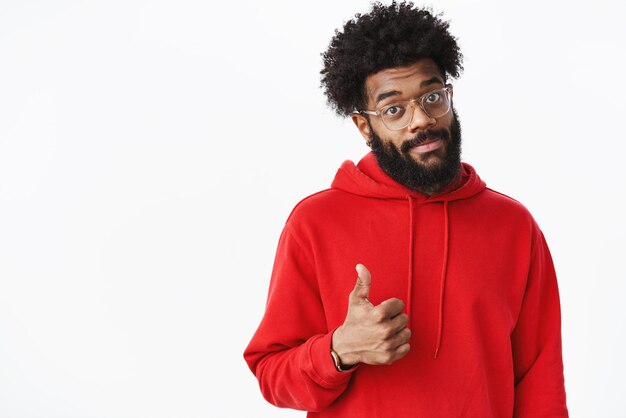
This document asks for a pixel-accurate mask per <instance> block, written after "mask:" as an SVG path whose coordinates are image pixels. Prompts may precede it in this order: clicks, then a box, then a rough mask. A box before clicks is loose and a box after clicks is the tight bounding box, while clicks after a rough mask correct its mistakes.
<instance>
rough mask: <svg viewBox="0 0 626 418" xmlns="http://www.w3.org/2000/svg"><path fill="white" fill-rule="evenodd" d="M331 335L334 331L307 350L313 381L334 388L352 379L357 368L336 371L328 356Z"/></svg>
mask: <svg viewBox="0 0 626 418" xmlns="http://www.w3.org/2000/svg"><path fill="white" fill-rule="evenodd" d="M333 333H334V330H333V331H332V332H329V333H328V334H325V335H322V336H320V337H319V338H318V339H316V340H315V341H313V342H312V343H311V345H310V348H309V361H310V364H311V370H312V372H313V373H314V374H315V377H316V379H315V380H317V381H318V382H319V383H320V384H321V385H323V386H326V387H336V386H341V385H344V384H346V383H347V382H348V380H350V378H351V377H352V373H354V371H355V370H356V369H358V368H359V365H358V364H357V365H356V366H354V367H352V368H351V369H349V370H346V371H345V372H338V371H337V369H336V368H335V362H334V361H333V357H332V356H331V355H330V347H331V344H332V340H333Z"/></svg>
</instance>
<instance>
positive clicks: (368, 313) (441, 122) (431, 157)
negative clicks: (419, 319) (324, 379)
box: [332, 58, 454, 368]
mask: <svg viewBox="0 0 626 418" xmlns="http://www.w3.org/2000/svg"><path fill="white" fill-rule="evenodd" d="M365 86H366V89H367V92H368V103H367V109H368V110H375V109H379V108H381V107H383V106H385V105H387V104H392V103H396V102H398V101H402V100H410V99H413V98H416V97H419V96H421V95H423V94H425V93H428V92H430V91H432V90H436V89H438V88H441V87H444V86H445V84H444V78H443V76H442V74H441V72H440V71H439V69H438V67H437V65H436V64H435V62H434V61H433V60H431V59H430V58H423V59H420V60H418V61H416V62H415V63H413V64H411V65H408V66H406V67H396V68H390V69H386V70H382V71H380V72H378V73H375V74H373V75H370V76H369V77H368V78H367V79H366V82H365ZM453 117H454V116H453V113H452V112H448V113H446V114H445V115H443V116H441V117H439V118H436V119H435V118H431V117H430V116H428V115H426V114H425V113H424V111H423V110H422V109H421V108H420V107H419V106H418V107H417V108H416V110H415V113H414V115H413V119H412V120H411V123H410V124H409V126H407V127H406V128H404V129H402V130H399V131H392V130H389V129H387V128H386V127H385V125H384V124H383V122H382V120H381V119H380V118H379V117H378V116H371V117H370V122H369V123H368V121H367V119H366V118H365V117H364V116H363V115H360V114H354V115H353V116H352V120H353V122H354V124H355V125H356V127H357V128H358V130H359V132H360V133H361V135H362V136H363V138H364V139H365V141H366V142H367V141H369V139H370V136H371V131H370V129H373V130H374V132H375V133H376V134H377V135H378V136H379V137H380V138H381V140H382V141H383V142H384V143H387V142H391V143H393V144H394V145H395V146H396V147H398V148H400V147H401V145H402V144H403V143H404V142H405V141H408V140H411V139H413V138H415V137H416V135H418V134H419V133H421V132H423V131H425V130H427V129H434V128H440V127H446V128H448V129H449V127H450V125H451V122H452V120H453ZM447 147H448V143H447V142H445V141H442V140H436V141H434V142H433V141H431V139H426V140H425V141H424V142H422V143H421V144H420V145H418V146H415V147H413V148H412V149H411V150H410V155H411V157H412V158H413V159H414V160H415V161H416V162H417V163H418V164H420V165H424V166H426V167H431V166H434V165H435V164H441V162H442V161H443V157H444V156H445V155H446V152H447ZM356 270H357V281H356V284H355V287H354V289H353V290H352V292H351V293H350V295H349V297H348V313H347V314H346V319H345V321H344V323H343V324H342V325H341V326H340V327H339V328H337V329H336V330H335V332H334V334H333V338H332V348H333V350H334V351H335V352H336V353H337V355H338V356H339V358H340V360H341V363H342V365H343V366H344V367H347V368H348V367H351V366H353V365H356V364H357V363H364V364H371V365H383V364H391V363H393V362H395V361H397V360H399V359H401V358H402V357H404V356H406V355H407V353H408V352H409V350H410V345H409V340H410V338H411V330H409V329H408V328H407V327H406V325H407V324H408V321H409V318H408V316H407V315H406V314H404V313H402V311H403V310H404V307H405V304H404V302H403V301H402V300H400V299H397V298H391V299H387V300H385V301H383V302H382V303H380V304H379V305H373V304H372V303H371V302H370V301H369V299H368V297H369V291H370V288H371V285H372V277H371V274H370V272H369V270H367V268H366V267H365V266H364V265H362V264H357V266H356Z"/></svg>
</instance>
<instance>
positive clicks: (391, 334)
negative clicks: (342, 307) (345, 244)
mask: <svg viewBox="0 0 626 418" xmlns="http://www.w3.org/2000/svg"><path fill="white" fill-rule="evenodd" d="M356 271H357V274H358V277H357V280H356V285H355V286H354V289H353V290H352V292H351V293H350V296H349V298H348V313H347V315H346V319H345V321H344V323H343V325H341V326H340V327H339V328H337V329H336V330H335V333H334V334H333V339H332V347H333V350H334V351H335V352H336V353H337V355H338V356H339V358H340V359H341V364H342V365H343V366H346V367H349V366H352V365H355V364H357V363H365V364H374V365H380V364H391V363H393V362H395V361H396V360H398V359H401V358H402V357H404V356H405V355H406V354H407V353H408V352H409V349H410V346H409V343H408V341H409V338H410V337H411V330H409V329H408V328H407V327H406V325H407V323H408V322H409V317H408V316H407V315H406V314H403V313H402V310H403V309H404V302H402V301H401V300H400V299H396V298H391V299H387V300H385V301H383V302H382V303H381V304H380V305H377V306H374V305H373V304H372V303H371V302H370V301H369V299H368V298H369V293H370V288H371V286H372V276H371V274H370V272H369V270H368V269H367V268H366V267H365V266H364V265H362V264H357V266H356Z"/></svg>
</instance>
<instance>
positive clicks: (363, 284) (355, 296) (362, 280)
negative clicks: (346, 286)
mask: <svg viewBox="0 0 626 418" xmlns="http://www.w3.org/2000/svg"><path fill="white" fill-rule="evenodd" d="M356 272H357V279H356V285H355V286H354V290H353V291H352V293H351V294H350V298H351V300H352V302H356V303H359V302H369V299H368V298H369V296H370V288H371V287H372V275H371V274H370V272H369V270H368V269H367V267H365V266H364V265H363V264H357V265H356Z"/></svg>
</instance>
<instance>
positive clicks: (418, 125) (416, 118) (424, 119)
mask: <svg viewBox="0 0 626 418" xmlns="http://www.w3.org/2000/svg"><path fill="white" fill-rule="evenodd" d="M411 105H412V107H413V117H412V118H411V122H410V123H409V129H410V130H411V131H417V130H423V129H427V128H430V127H432V126H433V125H435V124H436V123H437V119H435V118H433V117H430V116H428V115H427V114H426V112H424V109H422V107H421V106H420V105H418V104H417V103H411Z"/></svg>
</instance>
